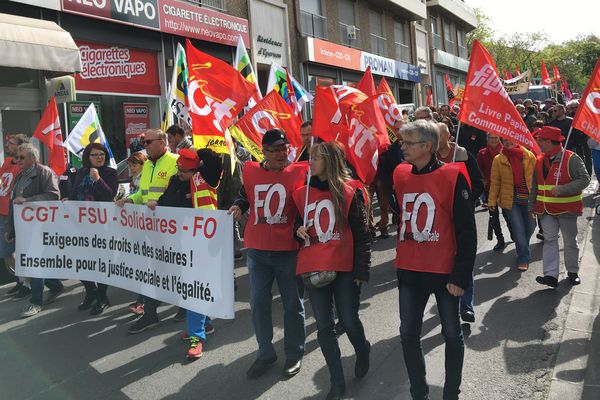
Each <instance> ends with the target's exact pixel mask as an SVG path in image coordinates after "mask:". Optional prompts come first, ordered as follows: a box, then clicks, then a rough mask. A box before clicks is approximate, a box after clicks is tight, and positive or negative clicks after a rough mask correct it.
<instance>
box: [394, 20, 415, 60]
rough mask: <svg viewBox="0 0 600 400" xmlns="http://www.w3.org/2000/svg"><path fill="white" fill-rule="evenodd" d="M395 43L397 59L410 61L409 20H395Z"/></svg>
mask: <svg viewBox="0 0 600 400" xmlns="http://www.w3.org/2000/svg"><path fill="white" fill-rule="evenodd" d="M394 44H395V46H396V59H398V60H401V61H404V62H407V63H410V62H411V61H412V57H411V53H410V32H409V25H408V23H407V22H403V21H394Z"/></svg>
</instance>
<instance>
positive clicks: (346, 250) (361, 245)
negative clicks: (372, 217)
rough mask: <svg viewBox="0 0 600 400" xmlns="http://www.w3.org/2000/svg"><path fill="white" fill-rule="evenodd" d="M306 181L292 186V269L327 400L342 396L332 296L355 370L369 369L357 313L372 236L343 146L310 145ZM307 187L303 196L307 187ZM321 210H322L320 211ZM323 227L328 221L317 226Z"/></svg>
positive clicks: (359, 373)
mask: <svg viewBox="0 0 600 400" xmlns="http://www.w3.org/2000/svg"><path fill="white" fill-rule="evenodd" d="M310 169H311V173H312V176H311V178H310V187H309V188H308V187H306V186H304V187H301V188H299V189H297V190H296V191H294V194H293V198H294V203H295V204H296V207H297V208H298V210H299V211H300V215H304V216H305V217H306V220H305V221H304V223H303V224H302V219H301V218H300V217H298V219H297V226H298V228H297V229H296V236H297V237H298V238H299V239H300V241H301V245H300V251H299V253H298V263H297V264H296V274H298V275H300V276H303V277H304V278H305V281H306V288H307V289H308V292H309V294H310V302H311V304H312V308H313V312H314V315H315V320H316V321H317V329H318V333H317V337H318V341H319V345H320V347H321V351H322V352H323V356H324V357H325V361H326V363H327V367H328V369H329V374H330V381H331V390H330V391H329V393H328V394H327V399H328V400H333V399H341V398H342V396H343V395H344V393H345V391H346V382H345V379H344V371H343V369H342V359H341V354H340V348H339V344H338V340H337V337H336V332H335V323H334V319H333V314H334V309H333V308H334V307H333V305H334V302H335V310H336V311H337V315H338V318H339V320H340V323H341V324H342V326H343V327H344V329H345V332H346V334H347V335H348V339H349V340H350V342H351V343H352V346H353V347H354V351H355V353H356V363H355V366H354V375H355V376H356V377H357V378H362V377H364V376H365V375H366V374H367V372H368V370H369V354H370V351H371V344H370V343H369V342H368V341H367V339H366V337H365V332H364V329H363V325H362V323H361V321H360V318H359V316H358V308H359V305H360V289H361V285H362V284H363V283H365V282H367V281H368V280H369V267H370V264H371V239H370V234H369V230H368V229H367V213H366V206H365V198H364V195H363V191H362V190H360V189H359V188H360V186H361V184H360V182H358V181H355V180H351V178H350V176H348V175H347V173H346V166H345V155H344V148H343V146H342V145H341V144H340V143H339V142H328V143H319V144H316V145H313V147H312V148H311V161H310ZM307 190H308V199H307V198H306V193H307ZM325 215H326V216H325ZM323 227H328V228H327V229H326V232H322V229H323ZM320 271H335V278H334V279H333V280H332V281H331V282H330V283H328V284H326V285H324V286H320V285H318V286H315V285H314V284H313V283H311V282H312V277H311V275H314V274H319V273H320Z"/></svg>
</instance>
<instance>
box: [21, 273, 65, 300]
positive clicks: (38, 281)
mask: <svg viewBox="0 0 600 400" xmlns="http://www.w3.org/2000/svg"><path fill="white" fill-rule="evenodd" d="M29 283H30V285H31V299H30V300H29V302H30V303H33V304H37V305H38V306H41V305H42V303H43V302H44V285H46V287H47V288H48V289H50V291H51V292H58V291H61V290H62V289H63V284H62V282H61V281H59V280H58V279H43V278H30V279H29Z"/></svg>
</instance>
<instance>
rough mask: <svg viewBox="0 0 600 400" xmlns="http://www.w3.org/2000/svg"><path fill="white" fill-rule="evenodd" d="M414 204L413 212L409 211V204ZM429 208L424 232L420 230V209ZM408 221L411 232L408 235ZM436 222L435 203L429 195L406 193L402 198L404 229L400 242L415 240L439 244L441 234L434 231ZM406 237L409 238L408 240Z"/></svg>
mask: <svg viewBox="0 0 600 400" xmlns="http://www.w3.org/2000/svg"><path fill="white" fill-rule="evenodd" d="M411 203H412V204H413V207H412V212H409V211H407V207H408V205H409V204H411ZM422 206H425V207H427V213H426V215H427V218H426V220H425V226H424V227H423V230H419V224H418V221H417V219H418V217H419V209H420V208H421V207H422ZM407 221H410V230H409V232H408V234H406V229H407ZM434 221H435V202H434V201H433V198H432V197H431V196H430V195H429V193H405V194H404V197H403V198H402V227H401V228H400V235H399V239H398V240H400V241H405V240H414V241H416V242H419V243H421V242H439V240H440V234H439V233H438V232H436V231H432V230H431V229H432V228H433V222H434ZM405 236H408V238H406V237H405Z"/></svg>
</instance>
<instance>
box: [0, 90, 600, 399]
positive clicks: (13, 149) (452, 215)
mask: <svg viewBox="0 0 600 400" xmlns="http://www.w3.org/2000/svg"><path fill="white" fill-rule="evenodd" d="M516 106H517V109H518V110H519V111H520V113H521V115H522V117H523V120H524V121H525V123H526V124H527V126H528V127H529V129H530V130H531V131H532V133H533V134H534V137H535V139H536V140H537V143H538V144H539V147H540V149H541V151H542V153H540V154H538V155H537V156H536V155H534V154H533V153H532V152H531V149H526V148H524V147H522V146H519V145H516V144H515V143H513V142H511V141H510V140H507V139H505V138H500V137H499V136H497V135H495V134H493V133H487V132H483V131H480V130H478V129H475V128H473V127H470V126H466V125H464V124H463V125H462V126H461V127H460V129H457V128H458V125H459V124H458V115H457V114H458V113H460V108H459V107H457V106H454V107H451V106H449V105H441V106H439V107H437V108H434V107H420V108H418V109H417V110H416V111H415V112H414V113H412V114H411V115H409V113H403V118H402V119H399V120H398V121H396V124H395V126H394V132H393V134H394V135H395V138H396V140H395V141H394V142H393V143H392V144H391V146H390V147H389V148H388V149H387V150H386V151H385V152H383V153H381V154H379V160H378V170H377V174H376V176H375V178H374V180H373V182H370V184H369V185H365V184H364V183H363V182H361V181H360V180H359V179H358V178H357V177H356V176H355V174H354V171H353V168H352V166H351V165H349V164H348V163H347V161H346V157H345V149H344V147H343V145H341V144H340V143H339V142H336V141H333V142H322V141H320V140H318V138H315V137H313V136H312V131H311V123H310V121H307V122H305V123H304V124H303V125H302V128H301V135H302V139H303V142H304V147H303V148H301V149H299V150H298V151H297V152H294V153H295V154H297V156H296V157H295V159H290V154H291V152H290V145H289V141H288V138H287V137H286V133H285V132H283V131H282V130H279V129H273V130H269V131H267V132H266V133H265V134H264V136H263V138H262V153H263V155H264V159H263V160H262V161H260V162H258V161H254V160H252V158H251V157H250V155H249V153H248V152H247V151H246V150H245V149H244V148H243V147H242V146H241V145H237V154H236V160H235V162H234V163H232V162H231V160H230V159H229V156H228V155H219V154H216V153H214V152H213V151H212V150H210V149H200V150H197V149H194V148H193V147H192V143H191V141H190V140H189V138H188V137H186V133H185V132H184V130H183V129H182V128H180V127H179V126H172V127H170V128H169V129H167V131H166V132H163V131H161V130H159V129H150V130H148V131H146V132H145V133H144V135H143V136H142V137H140V138H139V139H138V140H136V141H134V142H133V144H132V146H133V147H135V146H138V147H137V148H132V149H131V150H132V155H131V156H130V157H129V159H128V164H129V168H130V175H131V182H130V186H129V187H130V190H129V193H128V194H124V193H119V180H118V176H117V172H116V171H115V169H113V168H111V167H110V166H109V162H108V161H109V154H108V151H107V149H106V148H105V147H104V146H103V145H102V144H99V143H92V144H89V145H88V146H87V147H86V148H85V151H84V152H83V155H82V159H81V161H82V166H81V167H80V168H68V170H67V172H66V174H65V175H64V176H60V177H58V176H56V175H55V174H54V173H53V171H52V170H51V169H50V168H48V167H47V166H45V165H43V164H42V163H41V162H40V161H39V160H40V157H39V153H38V150H37V148H36V147H35V146H33V145H32V144H31V143H29V140H28V138H27V136H25V135H22V134H13V135H10V136H9V137H8V140H7V141H6V153H5V154H6V156H7V157H6V158H5V161H4V164H3V165H2V168H1V171H0V175H1V176H2V189H3V190H2V193H1V196H0V228H1V229H2V231H3V232H2V235H0V236H1V237H0V252H1V254H0V256H1V257H3V258H4V261H5V264H6V265H7V266H9V267H11V268H13V269H14V266H15V260H14V251H15V239H16V240H20V239H19V238H15V229H14V220H13V218H12V207H13V205H14V204H23V203H26V202H31V201H52V200H64V201H73V200H80V201H99V202H115V203H116V205H117V206H118V207H128V205H127V204H129V203H131V204H138V205H145V206H147V207H149V208H150V209H155V208H156V207H185V208H202V209H210V210H217V209H220V210H228V212H229V214H231V215H232V216H233V221H232V223H233V224H234V244H235V246H234V253H235V254H234V256H235V258H236V259H238V260H241V259H243V257H244V253H242V250H245V257H246V265H247V267H248V282H249V290H250V308H251V314H252V322H253V325H254V331H255V337H256V341H257V344H258V352H257V355H256V359H255V361H254V362H253V363H252V364H251V365H249V368H248V371H247V375H248V378H249V379H258V378H259V377H260V376H262V375H263V374H264V373H265V372H266V371H267V370H268V369H270V368H272V366H273V364H275V363H276V361H277V354H276V351H275V348H274V346H273V322H272V308H271V305H272V300H273V297H272V286H273V283H274V282H275V281H276V282H277V286H278V289H279V293H280V294H281V301H282V304H283V314H284V315H283V321H284V335H285V338H284V353H285V354H284V356H285V361H284V363H283V369H282V373H283V375H284V376H286V377H291V376H294V375H295V374H297V373H298V372H299V371H300V369H301V368H302V358H303V356H304V352H305V339H306V331H305V298H308V299H309V300H308V302H310V305H311V307H312V312H313V315H314V318H315V320H316V325H317V330H318V333H317V337H318V342H319V345H320V348H321V351H322V353H323V356H324V358H325V363H326V364H327V367H328V370H329V373H330V383H331V386H330V388H329V389H328V390H327V391H326V398H327V399H339V398H343V397H344V396H345V393H346V376H345V374H344V371H343V368H342V360H341V353H340V348H339V345H338V339H337V338H338V336H339V335H340V334H344V333H345V334H347V336H348V338H349V340H350V342H351V344H352V346H353V347H354V350H355V353H356V359H355V368H354V375H355V376H356V377H357V378H363V377H365V376H366V375H367V373H368V371H369V366H370V349H371V343H370V342H369V340H368V338H367V337H366V335H365V330H364V328H363V325H362V323H361V319H360V316H359V306H360V295H361V290H362V287H363V285H365V284H367V283H368V281H369V276H370V272H369V270H370V266H371V244H372V242H373V240H388V239H389V238H390V232H389V230H390V227H394V229H395V230H396V236H395V240H396V246H395V247H396V257H395V260H394V265H395V267H396V271H397V279H398V296H399V314H400V339H401V342H402V349H403V354H404V363H405V366H406V369H407V372H408V377H409V381H410V392H411V395H412V397H413V399H428V398H429V397H428V396H429V389H428V384H427V380H426V368H425V359H424V356H423V352H422V349H421V326H422V322H423V314H424V310H425V307H426V304H427V301H428V299H429V297H430V295H432V294H433V295H434V296H435V300H436V303H437V309H438V313H439V316H440V321H441V325H442V335H443V336H444V339H445V344H446V352H445V356H446V361H445V369H446V374H445V384H444V389H443V396H444V399H458V396H459V393H460V385H461V379H462V369H463V360H464V339H463V334H462V330H461V319H462V321H464V322H467V323H472V322H474V321H475V317H476V315H475V309H474V307H473V296H474V284H475V281H474V276H473V267H474V263H475V257H476V254H477V231H476V225H475V210H476V208H477V207H484V208H486V209H487V211H488V212H489V221H490V231H489V234H488V238H489V239H490V240H492V239H493V237H492V236H491V235H495V237H496V239H497V243H496V244H495V246H494V251H498V252H502V251H503V250H504V249H505V247H506V246H507V242H508V240H507V239H506V236H505V233H504V232H503V229H502V224H501V223H500V219H499V216H500V210H501V211H502V212H501V213H502V216H503V218H504V220H505V221H506V226H507V228H508V235H509V237H510V238H511V240H512V241H513V242H514V243H515V246H516V253H517V258H516V260H515V262H514V267H515V268H517V269H518V270H520V271H523V272H525V271H527V270H528V268H529V264H530V263H531V254H530V248H529V247H530V240H531V238H532V235H533V233H534V231H535V228H536V220H537V226H538V227H539V231H538V234H537V237H538V239H540V240H543V261H542V263H543V274H542V275H540V276H537V277H536V278H535V279H536V281H537V282H538V283H540V284H541V285H547V286H550V287H553V288H555V287H557V286H558V284H559V281H558V278H559V274H560V268H559V266H560V264H561V262H560V256H559V244H558V240H559V238H560V237H562V240H563V242H564V265H565V268H566V271H567V279H566V282H567V283H566V284H570V285H577V284H579V283H580V282H581V278H580V276H579V264H578V260H579V245H578V242H577V218H578V217H579V216H581V215H582V212H583V202H582V192H583V190H584V188H586V187H587V186H588V184H589V182H590V174H591V172H592V165H593V166H594V168H595V172H596V175H598V173H599V172H600V145H599V144H598V143H597V142H593V141H592V140H589V141H588V140H585V136H584V135H583V134H581V133H579V132H577V131H575V130H573V132H572V134H571V135H570V136H569V140H568V142H565V140H566V138H567V135H568V132H569V128H570V124H571V121H572V119H571V117H570V115H572V114H573V113H574V112H575V110H576V109H577V107H578V103H577V101H572V102H570V103H568V104H567V105H566V106H565V105H563V104H557V103H556V102H555V101H554V100H552V99H548V100H547V101H546V102H544V103H540V102H534V101H531V100H525V101H523V102H519V103H518V104H517V105H516ZM592 160H593V161H592ZM271 189H273V191H276V192H277V194H275V195H274V194H273V193H270V192H271ZM375 198H376V199H377V202H376V203H375V204H377V206H378V208H379V216H380V217H379V219H378V220H377V222H375V219H374V217H373V216H374V209H375V208H377V207H374V199H375ZM390 215H391V221H390ZM390 222H391V223H390ZM390 240H391V239H390ZM432 254H435V257H432ZM82 284H83V286H84V288H85V291H84V296H83V298H82V301H81V304H79V306H78V307H77V308H78V310H79V311H81V312H83V311H86V312H89V313H90V314H92V315H98V314H101V313H103V312H104V311H105V310H106V309H107V308H109V307H110V300H109V296H108V295H109V291H108V289H109V288H108V287H107V285H104V284H101V283H95V282H82ZM44 286H46V287H47V288H48V289H49V290H48V292H47V293H46V296H45V297H44V296H43V294H44V293H43V292H44ZM63 290H64V287H63V284H62V283H61V281H60V280H56V279H39V278H24V277H19V278H18V281H17V283H16V285H15V286H14V287H13V288H11V290H10V291H8V295H9V296H11V297H12V298H13V299H14V300H15V301H19V300H22V299H28V300H29V301H28V302H27V305H26V306H25V309H24V310H23V313H22V316H23V317H31V316H33V315H35V314H37V313H39V312H40V311H41V310H42V307H43V306H44V305H45V304H48V303H50V302H52V301H54V300H56V298H57V297H58V296H59V295H60V294H61V293H62V292H63ZM158 305H159V301H158V300H156V299H152V298H148V297H144V296H141V295H139V296H137V297H135V298H134V297H132V303H131V304H130V305H129V311H130V312H132V313H134V314H136V315H138V316H139V318H138V319H137V320H136V321H135V322H134V323H133V324H132V325H131V326H129V328H128V332H129V333H130V334H138V333H141V332H144V331H146V330H148V329H151V328H153V327H156V326H157V325H158V324H159V323H160V320H159V316H158V314H157V306H158ZM174 318H175V319H176V320H184V319H185V320H186V322H187V327H186V329H185V330H183V332H182V333H181V339H182V340H186V341H188V342H189V348H188V350H187V353H186V356H187V357H188V358H190V359H196V358H199V357H201V356H202V354H203V346H204V345H205V342H206V337H207V335H209V334H211V333H213V332H214V327H213V324H212V321H211V319H210V316H207V315H203V314H199V313H196V312H192V311H189V310H183V309H180V310H178V312H177V314H176V315H175V317H174ZM336 321H337V322H336Z"/></svg>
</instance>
